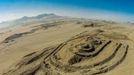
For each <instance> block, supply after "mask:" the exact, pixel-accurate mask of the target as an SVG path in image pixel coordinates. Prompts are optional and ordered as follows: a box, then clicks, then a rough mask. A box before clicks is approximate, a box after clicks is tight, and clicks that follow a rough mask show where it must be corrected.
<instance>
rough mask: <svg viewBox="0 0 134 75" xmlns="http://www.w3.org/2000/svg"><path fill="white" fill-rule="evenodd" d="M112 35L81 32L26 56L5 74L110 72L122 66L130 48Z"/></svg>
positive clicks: (95, 73) (124, 41) (123, 40)
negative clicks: (58, 43)
mask: <svg viewBox="0 0 134 75" xmlns="http://www.w3.org/2000/svg"><path fill="white" fill-rule="evenodd" d="M110 34H111V33H108V32H97V31H93V32H91V33H89V32H85V33H81V34H79V35H76V36H74V37H72V38H71V39H70V40H67V41H66V42H63V43H61V44H60V45H57V46H54V47H49V48H45V49H43V50H42V51H39V52H34V53H31V54H28V55H26V56H24V57H23V58H22V60H21V61H19V62H18V63H17V64H15V65H14V66H13V67H11V68H10V69H9V71H7V72H5V73H4V74H3V75H97V74H101V73H105V72H108V71H110V70H112V69H114V68H115V67H116V66H118V65H119V64H121V63H122V61H123V60H124V59H125V57H126V55H127V51H128V48H129V45H127V44H126V42H127V41H129V40H128V39H127V38H126V39H125V38H124V39H119V38H117V36H114V35H113V34H112V35H113V36H112V37H109V35H110ZM110 36H111V35H110ZM124 36H125V35H124ZM118 37H119V35H118Z"/></svg>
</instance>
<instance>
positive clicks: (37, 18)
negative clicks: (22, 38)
mask: <svg viewBox="0 0 134 75" xmlns="http://www.w3.org/2000/svg"><path fill="white" fill-rule="evenodd" d="M64 18H65V17H62V16H58V15H55V14H53V13H51V14H39V15H37V16H32V17H27V16H24V17H22V18H19V19H16V20H13V21H6V22H2V23H0V26H2V27H8V26H14V25H15V26H16V25H17V26H18V25H24V24H27V23H29V22H42V21H50V20H58V19H64Z"/></svg>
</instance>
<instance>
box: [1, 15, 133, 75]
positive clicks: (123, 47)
mask: <svg viewBox="0 0 134 75" xmlns="http://www.w3.org/2000/svg"><path fill="white" fill-rule="evenodd" d="M52 18H53V17H52ZM133 59H134V26H133V25H132V24H130V23H116V22H110V21H102V20H90V19H77V18H61V17H58V19H56V17H55V19H53V20H44V21H43V20H42V21H37V20H32V21H30V22H28V23H27V22H26V24H23V25H18V26H17V25H15V26H12V27H8V28H4V29H1V30H0V75H98V74H100V75H134V61H133Z"/></svg>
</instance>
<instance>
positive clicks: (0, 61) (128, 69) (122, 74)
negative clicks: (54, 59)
mask: <svg viewBox="0 0 134 75" xmlns="http://www.w3.org/2000/svg"><path fill="white" fill-rule="evenodd" d="M31 29H32V27H31V26H18V27H13V28H8V29H4V30H0V32H3V34H0V42H2V41H3V40H4V39H5V38H7V37H8V36H10V35H13V34H15V33H22V32H27V31H30V30H31ZM94 29H104V30H111V31H116V32H119V33H122V34H125V35H127V36H128V37H129V39H130V40H131V42H129V45H130V48H129V52H128V55H127V57H126V59H125V61H124V62H123V63H122V64H120V65H119V66H118V67H116V68H115V69H114V70H112V71H110V72H107V73H105V74H103V75H134V65H133V64H134V61H133V59H134V58H133V57H134V39H133V38H134V32H133V31H134V26H130V25H127V24H125V25H123V24H114V25H112V24H107V25H104V26H102V27H87V28H84V27H82V25H81V24H76V23H75V22H68V23H62V25H60V26H55V27H50V28H48V29H39V30H37V31H36V32H34V33H31V34H27V35H24V36H22V37H20V38H17V39H15V41H13V42H9V43H1V44H0V66H1V67H0V75H1V74H2V73H3V72H4V71H5V70H6V69H7V68H8V67H9V66H11V65H12V64H13V63H15V62H17V61H18V60H20V59H21V57H23V56H24V55H27V54H29V53H31V52H34V51H40V50H42V49H43V48H45V47H49V46H52V45H56V44H59V43H62V42H64V41H66V40H68V39H69V38H71V37H73V36H74V35H76V34H79V33H81V32H84V31H92V30H94Z"/></svg>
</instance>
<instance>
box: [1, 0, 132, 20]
mask: <svg viewBox="0 0 134 75" xmlns="http://www.w3.org/2000/svg"><path fill="white" fill-rule="evenodd" d="M41 13H55V14H57V15H64V16H73V17H82V18H94V19H105V20H113V21H131V22H134V0H0V22H2V21H6V20H12V19H16V18H20V17H22V16H33V15H37V14H41Z"/></svg>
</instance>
